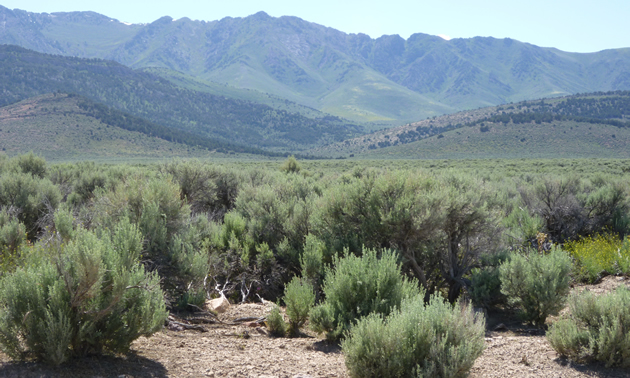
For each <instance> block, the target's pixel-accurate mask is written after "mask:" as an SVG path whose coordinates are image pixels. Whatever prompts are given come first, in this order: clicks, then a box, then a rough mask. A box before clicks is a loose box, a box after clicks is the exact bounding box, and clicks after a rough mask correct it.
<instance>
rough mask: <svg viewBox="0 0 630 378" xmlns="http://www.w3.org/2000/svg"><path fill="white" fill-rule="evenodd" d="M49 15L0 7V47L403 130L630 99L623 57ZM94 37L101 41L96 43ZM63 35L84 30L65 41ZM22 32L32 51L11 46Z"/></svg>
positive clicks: (518, 45)
mask: <svg viewBox="0 0 630 378" xmlns="http://www.w3.org/2000/svg"><path fill="white" fill-rule="evenodd" d="M54 15H55V17H52V16H49V15H42V14H32V13H28V12H24V11H21V12H14V11H10V10H8V9H7V8H4V7H3V8H0V20H2V21H3V22H5V23H9V24H11V25H15V26H14V27H13V33H12V34H11V33H9V32H7V31H6V28H5V29H3V30H2V31H0V42H1V43H6V42H7V41H9V40H11V41H14V42H12V43H18V42H19V43H22V44H24V45H28V44H29V43H30V44H31V45H32V46H24V47H30V48H33V49H36V50H38V49H39V50H42V51H43V50H46V49H48V50H50V51H53V50H55V51H56V53H59V54H66V55H78V56H84V57H90V58H94V57H98V58H104V59H111V60H115V61H118V62H120V63H122V64H125V65H128V66H130V67H132V68H143V67H163V68H169V69H173V70H177V71H181V72H184V73H186V74H189V75H192V76H196V77H199V78H201V79H204V80H210V81H216V82H220V83H227V84H230V85H233V86H235V87H239V88H249V89H255V90H259V91H261V92H263V93H265V92H268V93H271V94H274V95H277V96H280V97H283V98H287V99H290V100H292V101H295V102H298V103H300V104H303V105H307V106H311V107H314V108H316V109H318V110H322V111H325V112H328V113H331V114H334V115H337V116H342V117H346V118H350V119H354V120H356V121H371V122H383V123H389V124H400V123H405V122H412V121H417V120H419V119H422V118H426V117H430V116H435V115H441V114H445V113H452V112H455V111H458V110H463V109H471V108H476V107H480V106H489V105H497V104H501V103H507V102H514V101H521V100H525V99H534V98H542V97H549V96H559V95H568V94H571V93H578V92H592V91H598V90H604V91H606V90H623V89H630V68H629V67H630V48H626V49H616V50H604V51H601V52H598V53H588V54H580V53H570V52H564V51H561V50H558V49H554V48H542V47H538V46H535V45H531V44H528V43H522V42H519V41H516V40H512V39H509V38H507V39H495V38H491V37H475V38H470V39H457V38H455V39H451V40H450V41H447V40H444V39H442V38H440V37H438V36H430V35H427V34H422V33H416V34H413V35H411V36H410V37H409V38H408V39H406V40H405V39H403V38H402V37H400V36H397V35H390V36H381V37H379V38H376V39H372V38H370V37H369V36H367V35H365V34H347V33H344V32H341V31H338V30H335V29H333V28H329V27H326V26H322V25H318V24H314V23H310V22H307V21H304V20H302V19H300V18H297V17H290V16H283V17H279V18H275V17H271V16H269V15H267V14H265V13H264V12H259V13H256V14H254V15H251V16H248V17H243V18H231V17H226V18H223V19H221V20H216V21H210V22H206V21H193V20H190V19H188V18H181V19H178V20H174V19H172V18H170V17H168V16H165V17H162V18H160V19H158V20H156V21H154V22H152V23H149V24H142V25H140V24H132V25H126V24H124V23H121V22H118V21H107V20H111V19H110V18H107V17H106V16H103V17H101V18H98V20H99V22H100V24H98V25H101V26H98V25H96V26H94V25H91V24H90V25H91V26H87V25H88V24H89V22H88V21H85V20H83V21H82V17H86V18H94V17H97V16H95V15H93V14H89V15H85V16H83V15H82V14H81V13H80V12H75V13H73V14H72V16H69V15H67V14H64V13H55V14H54ZM25 20H33V22H32V23H33V24H34V25H35V26H36V27H35V26H32V25H31V29H28V30H26V29H25V30H26V31H28V32H29V33H30V34H28V33H26V34H25V33H22V34H20V33H18V30H21V29H20V28H25V27H26V26H25ZM97 27H101V28H103V29H102V30H103V31H105V30H106V31H107V33H105V32H101V33H98V34H99V35H102V34H104V35H106V36H108V37H107V38H106V37H103V36H100V37H98V38H97V37H96V36H94V34H96V32H94V30H97ZM33 28H35V29H37V28H39V29H37V30H35V29H33ZM69 28H82V29H81V30H83V31H84V32H83V33H80V35H79V36H76V35H69V32H67V30H68V29H69ZM98 30H101V29H98ZM27 34H28V35H32V40H33V42H32V43H31V42H28V41H27V40H26V37H24V38H22V39H19V38H17V37H15V36H16V35H27ZM29 38H30V37H29ZM18 39H19V40H18ZM19 43H18V44H19ZM86 45H87V46H86ZM46 52H48V51H46Z"/></svg>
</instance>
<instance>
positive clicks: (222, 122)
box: [0, 45, 361, 152]
mask: <svg viewBox="0 0 630 378" xmlns="http://www.w3.org/2000/svg"><path fill="white" fill-rule="evenodd" d="M57 91H60V92H65V93H75V94H78V95H82V96H84V97H86V98H89V99H90V100H92V101H95V102H98V103H102V104H104V105H107V106H110V107H113V108H115V109H117V110H119V111H123V112H127V113H130V114H132V115H134V116H136V117H140V118H143V119H146V120H148V121H151V122H154V123H157V124H160V125H163V126H166V127H170V128H172V129H175V130H181V131H183V132H187V133H193V134H197V135H200V136H201V137H205V138H213V139H216V140H221V141H223V143H224V144H229V145H231V147H230V149H233V148H236V146H235V145H241V146H249V147H250V148H253V149H260V148H264V149H267V150H268V151H269V150H270V151H275V152H299V151H300V150H303V149H305V148H307V147H309V146H311V145H317V144H324V143H327V142H329V141H334V140H342V139H345V138H347V137H350V136H353V135H356V134H359V133H360V132H361V126H359V125H356V124H352V123H348V122H346V121H344V120H342V119H339V118H337V117H333V116H330V115H327V114H323V113H321V114H319V116H318V117H313V118H309V117H306V116H304V115H302V114H299V113H290V112H288V111H286V110H281V109H274V108H272V107H270V106H268V105H264V104H260V103H253V102H248V101H244V100H236V99H230V98H226V97H223V96H218V95H213V94H210V93H203V92H197V91H194V90H189V89H186V88H182V87H178V86H176V85H174V84H172V83H171V82H170V81H168V80H166V79H163V78H161V77H159V76H156V75H153V74H150V73H147V72H139V71H134V70H131V69H130V68H128V67H125V66H123V65H121V64H120V63H117V62H114V61H106V60H99V59H83V58H76V57H64V56H59V55H51V54H42V53H38V52H34V51H31V50H26V49H24V48H22V47H18V46H6V45H5V46H0V106H2V105H7V104H10V103H13V102H16V101H20V100H24V99H27V98H30V97H34V96H38V95H42V94H46V93H51V92H57ZM241 152H245V151H241ZM250 152H253V150H252V151H250Z"/></svg>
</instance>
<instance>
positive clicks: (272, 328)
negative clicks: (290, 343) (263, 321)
mask: <svg viewBox="0 0 630 378" xmlns="http://www.w3.org/2000/svg"><path fill="white" fill-rule="evenodd" d="M267 329H268V330H269V333H270V334H271V335H272V336H279V337H283V336H284V335H285V334H286V331H287V325H286V323H285V322H284V319H283V318H282V314H280V307H278V306H273V308H272V309H271V311H270V312H269V314H267Z"/></svg>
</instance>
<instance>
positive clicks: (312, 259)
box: [300, 234, 324, 298]
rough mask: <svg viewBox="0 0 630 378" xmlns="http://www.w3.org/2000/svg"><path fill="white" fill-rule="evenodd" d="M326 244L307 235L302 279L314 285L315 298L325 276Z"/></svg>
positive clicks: (302, 263)
mask: <svg viewBox="0 0 630 378" xmlns="http://www.w3.org/2000/svg"><path fill="white" fill-rule="evenodd" d="M323 260H324V243H322V242H321V241H319V239H317V237H315V236H314V235H311V234H308V235H306V240H305V241H304V251H303V252H302V257H301V258H300V266H301V268H302V278H304V279H306V280H308V282H310V283H311V285H313V290H315V293H316V295H315V297H316V298H317V292H319V287H320V284H321V279H322V276H323V274H324V261H323Z"/></svg>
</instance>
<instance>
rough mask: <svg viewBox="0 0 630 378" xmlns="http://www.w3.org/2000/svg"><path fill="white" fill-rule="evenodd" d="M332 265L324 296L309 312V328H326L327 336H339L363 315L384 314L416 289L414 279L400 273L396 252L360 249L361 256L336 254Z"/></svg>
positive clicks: (393, 308)
mask: <svg viewBox="0 0 630 378" xmlns="http://www.w3.org/2000/svg"><path fill="white" fill-rule="evenodd" d="M333 267H334V268H332V269H329V270H328V271H327V272H326V278H325V280H324V285H323V291H324V295H325V298H326V300H325V302H324V303H322V304H320V305H318V306H316V307H314V308H313V309H312V310H311V313H310V323H311V327H312V328H313V330H314V331H316V332H318V333H322V332H326V337H327V338H328V339H329V340H337V339H340V338H342V337H343V335H344V332H345V331H347V330H349V329H350V327H351V326H352V324H354V322H356V321H357V320H358V319H360V318H362V317H364V316H367V315H369V314H372V313H377V314H382V315H388V314H389V313H390V312H392V311H393V310H395V309H397V308H399V307H400V304H401V302H402V301H403V299H405V298H409V297H411V296H414V295H416V294H417V293H418V285H417V283H416V282H414V281H409V280H408V279H407V278H406V277H404V276H403V275H402V274H401V272H400V264H399V263H398V259H397V255H396V254H395V253H394V252H392V251H389V250H384V251H383V252H382V254H381V255H380V256H379V254H378V253H377V252H376V251H375V250H371V249H364V250H363V254H362V256H361V257H357V256H355V255H348V256H345V257H341V258H340V257H337V258H334V259H333Z"/></svg>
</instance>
